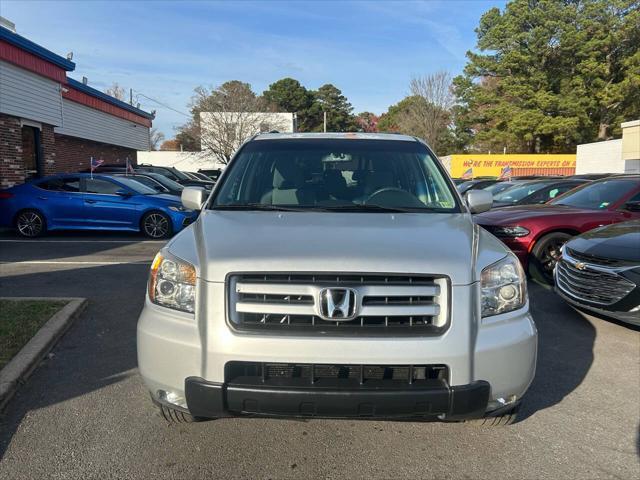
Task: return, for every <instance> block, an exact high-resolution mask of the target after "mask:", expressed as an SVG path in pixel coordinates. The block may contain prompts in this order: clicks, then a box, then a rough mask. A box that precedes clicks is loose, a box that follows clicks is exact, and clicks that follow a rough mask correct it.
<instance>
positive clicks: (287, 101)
mask: <svg viewBox="0 0 640 480" xmlns="http://www.w3.org/2000/svg"><path fill="white" fill-rule="evenodd" d="M262 98H264V100H265V101H266V102H267V103H269V104H271V105H273V106H274V107H275V109H276V110H278V111H281V112H292V113H293V112H297V114H298V130H299V131H301V132H310V131H313V130H314V129H315V127H316V126H317V122H318V119H317V112H314V111H313V109H312V107H313V104H314V98H313V94H312V93H311V92H310V91H309V90H307V89H306V88H305V87H304V86H303V85H301V84H300V82H299V81H297V80H295V79H293V78H283V79H281V80H278V81H277V82H275V83H272V84H271V85H269V88H268V89H267V90H265V91H264V92H263V93H262Z"/></svg>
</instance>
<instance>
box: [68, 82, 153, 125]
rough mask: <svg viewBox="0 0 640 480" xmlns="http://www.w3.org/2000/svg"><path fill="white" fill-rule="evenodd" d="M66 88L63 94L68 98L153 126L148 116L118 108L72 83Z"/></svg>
mask: <svg viewBox="0 0 640 480" xmlns="http://www.w3.org/2000/svg"><path fill="white" fill-rule="evenodd" d="M65 88H66V90H67V91H66V92H65V91H63V92H62V96H63V97H64V98H66V99H67V100H71V101H72V102H76V103H80V104H81V105H85V106H87V107H90V108H93V109H95V110H100V111H102V112H105V113H108V114H109V115H113V116H115V117H120V118H123V119H125V120H129V121H130V122H133V123H137V124H139V125H144V126H145V127H149V128H151V120H149V119H148V118H144V117H141V116H140V115H136V114H135V113H131V112H128V111H126V110H124V109H122V108H118V107H116V106H115V105H112V104H110V103H107V102H105V101H103V100H100V99H99V98H96V97H92V96H91V95H87V94H86V93H83V92H80V91H78V90H76V89H74V88H73V87H71V86H70V85H65Z"/></svg>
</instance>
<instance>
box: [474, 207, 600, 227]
mask: <svg viewBox="0 0 640 480" xmlns="http://www.w3.org/2000/svg"><path fill="white" fill-rule="evenodd" d="M584 213H586V214H593V213H594V211H593V210H583V209H581V208H573V207H564V206H561V205H549V204H546V205H522V206H511V207H500V208H498V209H496V210H490V211H488V212H484V213H479V214H478V215H474V217H473V218H474V221H475V222H476V223H478V224H480V225H502V224H503V223H504V222H508V223H509V224H515V223H516V222H518V221H521V220H530V219H535V218H540V217H552V216H565V215H566V216H569V217H571V216H575V215H579V214H584Z"/></svg>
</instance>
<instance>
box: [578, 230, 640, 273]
mask: <svg viewBox="0 0 640 480" xmlns="http://www.w3.org/2000/svg"><path fill="white" fill-rule="evenodd" d="M567 248H570V249H572V250H575V251H576V252H578V253H582V254H584V255H589V256H593V257H601V258H609V259H614V260H623V261H627V262H636V263H638V264H640V220H634V221H631V222H624V223H616V224H614V225H608V226H606V227H602V228H596V229H595V230H591V231H589V232H587V233H584V234H582V235H580V236H579V237H576V238H574V239H573V240H571V241H570V242H569V243H567Z"/></svg>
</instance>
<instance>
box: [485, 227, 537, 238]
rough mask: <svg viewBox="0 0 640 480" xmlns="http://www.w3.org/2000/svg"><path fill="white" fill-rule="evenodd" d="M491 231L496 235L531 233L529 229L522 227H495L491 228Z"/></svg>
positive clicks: (523, 235)
mask: <svg viewBox="0 0 640 480" xmlns="http://www.w3.org/2000/svg"><path fill="white" fill-rule="evenodd" d="M491 233H493V234H494V235H495V236H496V237H526V236H527V235H529V233H530V232H529V230H528V229H526V228H524V227H520V226H515V227H493V228H491Z"/></svg>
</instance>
